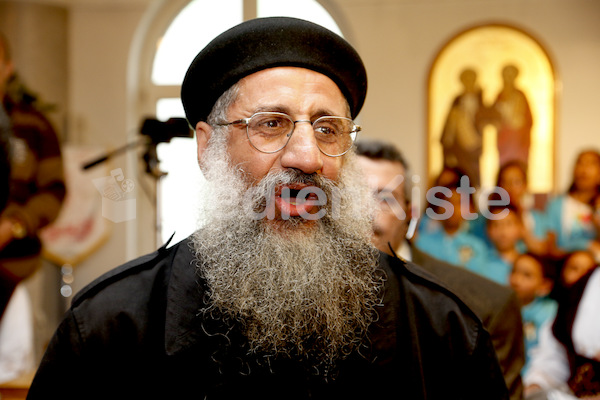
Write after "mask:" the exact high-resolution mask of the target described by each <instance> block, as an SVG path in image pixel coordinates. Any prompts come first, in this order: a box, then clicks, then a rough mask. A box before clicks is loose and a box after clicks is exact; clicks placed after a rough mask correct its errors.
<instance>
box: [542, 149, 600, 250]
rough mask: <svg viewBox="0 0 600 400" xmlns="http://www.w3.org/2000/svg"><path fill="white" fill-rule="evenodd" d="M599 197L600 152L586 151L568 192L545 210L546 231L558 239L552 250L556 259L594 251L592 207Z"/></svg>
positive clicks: (594, 234)
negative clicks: (572, 252)
mask: <svg viewBox="0 0 600 400" xmlns="http://www.w3.org/2000/svg"><path fill="white" fill-rule="evenodd" d="M599 193H600V152H598V151H596V150H584V151H582V152H581V153H579V155H578V157H577V160H576V162H575V167H574V168H573V180H572V183H571V186H570V187H569V190H568V192H567V193H566V194H563V195H561V196H559V197H556V198H554V199H553V200H552V201H551V202H550V203H549V204H548V207H547V208H546V221H547V227H548V230H549V231H550V232H551V233H552V235H553V237H554V238H555V239H554V240H552V241H551V243H550V248H549V251H550V252H551V253H552V254H553V255H556V256H560V255H564V254H565V253H568V252H571V251H573V250H590V249H592V247H594V244H593V242H594V240H597V233H596V229H595V227H594V223H593V217H592V215H593V208H592V207H593V201H594V199H595V198H596V196H598V194H599Z"/></svg>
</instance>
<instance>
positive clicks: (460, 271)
mask: <svg viewBox="0 0 600 400" xmlns="http://www.w3.org/2000/svg"><path fill="white" fill-rule="evenodd" d="M356 153H357V154H358V155H359V157H358V161H359V165H360V167H361V170H362V171H363V173H364V174H365V175H366V178H367V182H368V183H369V186H370V187H371V188H372V190H373V191H374V192H375V193H376V195H377V199H378V200H379V204H380V208H379V212H378V213H377V214H376V216H375V221H374V235H373V244H374V245H375V246H376V247H377V248H378V249H380V250H381V251H383V252H386V253H388V254H390V255H394V253H396V254H397V255H398V256H400V257H402V258H404V259H407V260H412V261H413V262H415V263H416V264H418V265H419V266H421V267H423V268H424V269H426V270H428V271H429V272H431V273H432V274H433V275H435V276H436V277H437V278H439V279H440V280H441V281H442V282H443V283H445V284H446V285H448V287H449V288H450V289H451V290H452V291H453V292H454V293H456V294H457V295H458V296H459V297H460V298H461V299H462V300H463V301H464V302H465V303H466V304H467V305H468V306H469V307H470V308H471V309H472V310H473V311H475V313H476V314H477V316H478V317H479V318H481V320H482V321H483V324H484V326H485V328H486V329H487V330H488V331H489V332H490V335H491V337H492V342H493V344H494V349H495V350H496V355H497V356H498V360H499V361H500V366H501V367H502V372H503V374H504V378H505V380H506V384H507V386H508V388H509V389H510V398H511V399H512V400H517V399H521V396H522V389H523V387H522V384H521V376H520V372H521V368H522V367H523V363H524V359H525V357H524V348H523V329H522V321H521V312H520V308H519V304H518V300H517V298H516V296H515V293H514V292H513V291H512V290H511V289H509V288H507V287H503V286H501V285H498V284H496V283H494V282H492V281H490V280H488V279H485V278H483V277H481V276H479V275H476V274H474V273H472V272H470V271H467V270H465V269H464V268H461V267H456V266H453V265H450V264H448V263H445V262H443V261H440V260H438V259H436V258H433V257H431V256H429V255H427V254H425V253H423V252H422V251H419V250H418V249H417V248H416V247H414V246H413V245H412V244H411V243H410V242H409V240H407V239H406V234H407V230H408V221H409V220H412V219H413V217H414V216H413V215H412V212H411V190H410V189H411V188H410V174H409V173H408V164H407V162H406V160H405V159H404V157H403V156H402V154H401V152H400V151H399V150H398V149H397V148H396V147H395V146H394V145H392V144H390V143H387V142H383V141H378V140H365V139H363V140H359V141H358V142H357V146H356Z"/></svg>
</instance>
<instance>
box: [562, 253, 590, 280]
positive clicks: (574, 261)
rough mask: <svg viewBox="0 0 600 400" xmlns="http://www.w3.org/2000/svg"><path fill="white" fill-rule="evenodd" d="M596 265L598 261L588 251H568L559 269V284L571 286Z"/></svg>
mask: <svg viewBox="0 0 600 400" xmlns="http://www.w3.org/2000/svg"><path fill="white" fill-rule="evenodd" d="M597 265H598V263H597V262H596V260H595V259H594V255H593V254H592V252H590V251H587V250H578V251H574V252H572V253H569V254H568V255H567V256H565V258H564V260H563V262H562V267H561V270H560V280H561V284H562V285H564V286H565V287H571V286H573V285H574V284H575V282H577V281H578V280H579V279H581V278H582V277H584V276H585V275H587V274H588V273H589V272H590V271H591V270H592V269H594V268H596V266H597Z"/></svg>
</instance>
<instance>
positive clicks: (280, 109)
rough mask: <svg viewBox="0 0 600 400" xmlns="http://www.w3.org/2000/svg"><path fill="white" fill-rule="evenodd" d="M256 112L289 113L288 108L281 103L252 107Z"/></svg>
mask: <svg viewBox="0 0 600 400" xmlns="http://www.w3.org/2000/svg"><path fill="white" fill-rule="evenodd" d="M257 112H279V113H283V114H287V115H290V109H289V108H287V107H284V106H281V105H273V106H260V107H257V108H256V109H254V113H257Z"/></svg>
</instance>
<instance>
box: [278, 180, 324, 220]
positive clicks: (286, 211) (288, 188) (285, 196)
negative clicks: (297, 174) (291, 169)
mask: <svg viewBox="0 0 600 400" xmlns="http://www.w3.org/2000/svg"><path fill="white" fill-rule="evenodd" d="M317 191H322V190H321V189H319V188H317V187H315V186H311V185H307V184H287V185H282V186H279V187H278V188H277V190H276V191H275V205H276V207H277V209H278V210H279V213H280V215H281V218H282V219H287V218H289V217H299V216H300V217H306V216H308V215H310V214H313V213H315V212H316V211H317V210H318V208H319V205H322V204H321V203H319V201H318V200H319V198H318V195H317Z"/></svg>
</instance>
